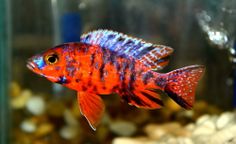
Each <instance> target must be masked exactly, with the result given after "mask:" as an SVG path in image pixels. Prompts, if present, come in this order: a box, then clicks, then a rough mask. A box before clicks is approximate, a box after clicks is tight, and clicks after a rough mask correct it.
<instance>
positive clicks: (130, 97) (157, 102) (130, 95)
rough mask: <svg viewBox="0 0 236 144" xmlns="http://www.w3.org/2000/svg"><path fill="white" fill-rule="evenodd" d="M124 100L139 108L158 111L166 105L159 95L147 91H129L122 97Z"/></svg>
mask: <svg viewBox="0 0 236 144" xmlns="http://www.w3.org/2000/svg"><path fill="white" fill-rule="evenodd" d="M122 98H123V99H124V100H125V101H126V102H128V104H129V105H133V106H136V107H138V108H144V109H158V108H161V107H162V106H163V105H164V104H163V102H162V100H161V99H160V96H159V94H158V93H155V92H152V91H150V90H147V89H142V90H134V91H129V90H127V91H126V92H125V94H123V95H122Z"/></svg>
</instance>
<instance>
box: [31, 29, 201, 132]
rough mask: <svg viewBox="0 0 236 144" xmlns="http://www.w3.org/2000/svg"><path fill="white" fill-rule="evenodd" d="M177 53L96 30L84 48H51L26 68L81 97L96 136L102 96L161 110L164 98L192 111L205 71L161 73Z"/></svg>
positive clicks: (195, 67)
mask: <svg viewBox="0 0 236 144" xmlns="http://www.w3.org/2000/svg"><path fill="white" fill-rule="evenodd" d="M172 53H173V49H172V48H170V47H168V46H164V45H155V44H152V43H148V42H145V41H143V40H141V39H137V38H133V37H129V36H127V35H124V34H121V33H118V32H114V31H110V30H96V31H92V32H89V33H87V34H84V35H82V36H81V39H80V42H71V43H65V44H62V45H59V46H56V47H53V48H51V49H49V50H47V51H45V52H43V53H41V54H38V55H35V56H33V57H32V58H30V59H29V61H28V63H27V67H28V68H29V69H30V70H32V71H33V72H35V73H37V74H39V75H42V76H43V77H45V78H47V79H48V80H50V81H52V82H55V83H59V84H62V85H63V86H66V87H68V88H70V89H73V90H76V91H77V92H78V94H77V97H78V103H79V107H80V111H81V113H82V114H83V115H84V116H85V117H86V119H87V120H88V122H89V124H90V126H91V127H92V128H93V129H94V130H95V129H96V127H97V125H98V124H99V122H100V120H101V118H102V116H103V113H104V110H105V106H104V103H103V100H102V99H101V97H100V95H104V94H105V95H107V94H112V93H117V94H119V95H120V97H121V98H122V99H123V100H124V101H126V102H127V103H128V104H130V105H133V106H136V107H138V108H145V109H158V108H161V107H162V106H163V102H162V100H161V98H160V95H162V94H167V95H168V96H169V97H171V98H172V99H173V100H174V101H175V102H176V103H178V104H179V105H180V106H182V107H183V108H186V109H190V108H192V106H193V103H194V96H195V89H196V86H197V84H198V81H199V79H200V78H201V76H202V75H203V73H204V69H205V68H204V66H202V65H191V66H187V67H184V68H180V69H177V70H174V71H171V72H168V73H158V72H157V71H158V70H161V69H162V68H164V67H165V66H166V65H167V64H168V62H169V58H170V55H171V54H172Z"/></svg>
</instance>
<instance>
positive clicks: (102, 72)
mask: <svg viewBox="0 0 236 144" xmlns="http://www.w3.org/2000/svg"><path fill="white" fill-rule="evenodd" d="M104 68H105V64H104V62H102V65H101V67H100V68H99V77H100V79H101V80H102V81H104Z"/></svg>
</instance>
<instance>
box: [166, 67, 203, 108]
mask: <svg viewBox="0 0 236 144" xmlns="http://www.w3.org/2000/svg"><path fill="white" fill-rule="evenodd" d="M204 70H205V67H204V66H202V65H192V66H187V67H184V68H181V69H177V70H174V71H171V72H169V73H167V74H166V76H167V83H166V86H165V88H164V91H165V92H166V93H167V94H168V96H169V97H171V98H172V99H173V100H174V101H175V102H176V103H178V104H179V105H180V106H182V107H183V108H186V109H190V108H192V106H193V103H194V100H195V90H196V87H197V84H198V81H199V80H200V78H201V76H202V74H203V73H204Z"/></svg>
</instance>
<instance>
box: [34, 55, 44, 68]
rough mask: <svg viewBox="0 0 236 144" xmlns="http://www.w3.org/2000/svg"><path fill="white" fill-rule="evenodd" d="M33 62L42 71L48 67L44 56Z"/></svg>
mask: <svg viewBox="0 0 236 144" xmlns="http://www.w3.org/2000/svg"><path fill="white" fill-rule="evenodd" d="M33 62H34V63H35V64H36V65H37V67H38V69H42V68H43V67H44V66H45V65H46V63H45V62H44V60H43V57H42V56H39V57H36V58H34V59H33Z"/></svg>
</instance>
